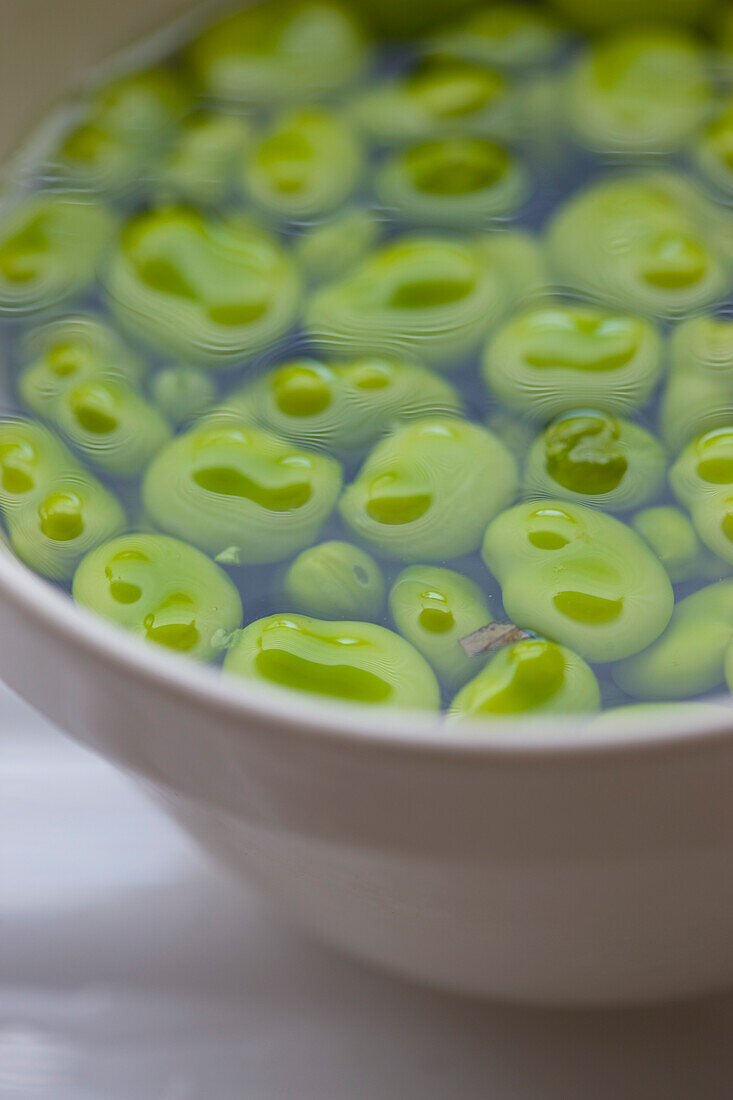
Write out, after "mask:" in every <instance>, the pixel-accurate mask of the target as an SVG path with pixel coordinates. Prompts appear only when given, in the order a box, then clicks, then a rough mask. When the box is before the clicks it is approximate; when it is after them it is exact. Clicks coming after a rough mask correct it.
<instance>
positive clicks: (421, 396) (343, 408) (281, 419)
mask: <svg viewBox="0 0 733 1100" xmlns="http://www.w3.org/2000/svg"><path fill="white" fill-rule="evenodd" d="M227 407H228V408H231V409H233V410H234V411H235V412H237V413H239V414H241V415H242V416H244V417H245V419H247V420H251V421H253V422H254V423H255V424H258V425H261V426H262V427H263V428H266V429H267V430H268V431H271V432H274V433H275V434H276V435H279V436H282V438H283V439H289V440H291V441H292V442H294V443H302V444H304V445H310V446H314V447H318V448H322V447H325V448H332V449H335V450H344V451H353V450H359V449H360V448H363V447H367V446H369V445H371V444H372V443H375V442H376V441H377V439H378V438H379V437H380V436H381V435H384V433H385V432H387V431H388V430H389V429H390V428H393V427H394V426H395V425H396V424H397V423H399V422H400V421H402V420H414V419H417V418H420V417H423V416H428V415H431V414H436V415H441V414H446V415H447V414H452V413H455V414H457V413H459V412H460V411H461V399H460V397H459V395H458V393H457V392H456V390H455V389H454V388H453V386H451V385H450V383H448V382H447V381H446V380H445V379H444V378H441V377H440V376H439V375H436V374H434V373H433V372H432V371H429V370H427V369H426V368H425V367H422V366H420V365H418V364H416V363H410V362H407V361H404V362H400V361H398V360H394V359H382V358H377V357H364V358H361V359H355V360H353V362H350V363H331V364H326V363H323V362H321V361H320V360H316V359H295V360H291V361H290V362H287V363H283V364H281V365H280V366H279V367H276V368H275V369H274V370H271V371H269V372H268V373H267V374H265V375H263V376H262V377H261V378H258V379H256V380H255V381H254V382H249V383H247V384H246V385H245V386H244V387H243V388H242V389H241V390H239V391H238V392H236V393H235V394H233V395H232V396H231V397H230V398H229V399H228V401H227Z"/></svg>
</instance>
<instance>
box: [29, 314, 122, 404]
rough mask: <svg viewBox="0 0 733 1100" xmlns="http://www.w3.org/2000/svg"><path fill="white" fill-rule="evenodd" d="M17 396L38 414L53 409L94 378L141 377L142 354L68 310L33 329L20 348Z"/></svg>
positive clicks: (92, 319)
mask: <svg viewBox="0 0 733 1100" xmlns="http://www.w3.org/2000/svg"><path fill="white" fill-rule="evenodd" d="M22 363H23V366H22V369H21V371H20V374H19V376H18V396H19V397H20V399H21V401H22V402H23V403H24V404H25V405H27V406H28V408H29V409H30V410H31V411H32V412H34V413H36V414H37V415H38V416H43V417H47V418H52V417H53V409H54V408H55V406H56V405H57V404H58V401H59V399H60V398H63V397H64V396H65V395H66V394H67V393H68V391H69V390H71V389H73V388H74V387H76V386H78V385H79V384H80V383H82V382H88V381H89V380H90V379H92V378H99V377H110V378H123V379H125V380H126V381H127V382H129V383H130V385H133V386H137V385H139V383H140V381H141V379H142V363H141V361H140V358H139V357H138V356H137V355H136V354H135V353H134V352H133V351H132V350H131V349H130V348H129V347H128V346H127V345H126V344H125V343H124V342H123V341H122V340H121V339H120V337H119V336H118V335H117V333H116V332H115V331H114V330H113V329H111V328H110V327H109V325H106V324H104V322H103V321H99V320H97V318H96V317H92V316H90V315H88V314H83V313H79V314H72V315H70V316H67V317H62V318H61V319H60V320H57V321H52V322H51V323H50V324H47V325H44V326H43V327H41V328H35V329H33V331H32V332H31V333H30V334H29V335H28V337H27V338H26V340H25V342H24V344H23V347H22Z"/></svg>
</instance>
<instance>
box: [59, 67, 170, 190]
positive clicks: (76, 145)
mask: <svg viewBox="0 0 733 1100" xmlns="http://www.w3.org/2000/svg"><path fill="white" fill-rule="evenodd" d="M188 101H189V93H188V90H187V89H186V88H185V87H184V86H183V84H182V83H181V82H180V81H179V80H178V79H177V78H176V77H175V76H174V75H173V73H172V72H169V71H167V70H165V69H148V70H144V71H142V72H136V73H129V74H126V75H125V76H121V77H118V78H117V79H115V80H113V81H112V82H111V83H109V84H106V85H104V86H103V88H102V89H101V90H100V91H98V92H97V93H96V94H95V95H94V96H92V97H91V98H90V99H89V100H88V101H87V102H86V103H85V104H84V105H83V107H82V118H81V119H80V120H78V119H77V120H76V121H75V123H74V124H73V125H72V126H71V127H70V128H69V129H68V130H67V132H66V133H65V135H64V137H63V139H62V140H61V142H60V144H59V146H58V147H57V149H56V150H55V153H54V156H53V163H52V165H51V167H50V170H51V172H52V173H53V174H55V175H58V176H60V177H61V178H63V179H65V180H69V181H72V182H73V183H74V184H76V185H77V186H80V187H85V188H89V189H91V190H97V191H114V190H118V189H120V188H124V187H126V186H127V185H129V184H130V183H132V182H133V181H134V180H135V179H137V178H138V177H139V175H140V173H141V171H142V169H143V166H144V162H145V157H146V155H147V154H148V153H149V152H150V150H151V149H153V148H154V147H155V145H156V144H158V143H160V142H161V141H163V140H164V139H165V138H166V137H167V136H168V135H169V134H170V132H171V131H172V130H173V128H174V126H175V124H176V122H177V121H178V119H179V118H180V116H181V115H182V114H183V112H184V110H185V108H186V105H187V103H188Z"/></svg>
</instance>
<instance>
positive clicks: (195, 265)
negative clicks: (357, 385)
mask: <svg viewBox="0 0 733 1100" xmlns="http://www.w3.org/2000/svg"><path fill="white" fill-rule="evenodd" d="M105 281H106V290H107V293H108V295H109V298H110V302H111V304H112V305H113V307H114V308H115V310H116V311H117V314H118V316H119V318H120V320H121V321H122V322H124V323H125V325H126V326H127V327H128V328H130V329H131V330H133V331H134V332H136V333H139V334H140V335H141V336H144V337H145V338H146V339H147V340H149V341H150V343H151V344H153V345H154V346H156V347H158V348H160V349H161V350H163V351H167V352H173V353H177V354H180V355H181V356H183V357H184V358H186V359H189V360H191V361H196V362H200V363H203V364H207V365H209V366H212V367H216V366H222V365H227V364H229V363H231V362H233V361H236V360H238V359H241V358H242V357H244V356H247V355H253V354H255V353H256V352H258V351H262V350H263V349H264V348H265V347H268V346H269V345H271V343H272V342H273V341H274V340H276V339H277V338H278V337H280V336H282V335H283V333H284V332H286V331H287V329H288V328H289V327H290V325H291V324H292V323H293V321H294V320H295V317H296V313H297V309H298V300H299V294H300V288H299V281H298V277H297V275H296V272H295V269H294V267H293V265H292V263H291V261H290V259H289V257H288V256H287V255H286V254H285V253H284V252H283V251H282V249H281V248H280V247H279V245H278V244H276V243H275V241H274V240H273V239H271V238H270V236H269V235H268V234H266V233H265V232H264V231H263V230H261V229H259V228H257V227H255V226H254V225H253V224H251V223H250V222H248V221H246V220H245V219H244V218H242V217H239V216H236V215H231V216H228V217H226V218H214V217H211V218H209V217H206V216H205V215H204V214H202V213H200V212H199V211H196V210H193V209H190V208H184V207H181V208H170V209H160V210H153V211H149V212H147V213H143V214H139V215H138V216H137V217H134V218H133V219H132V220H131V221H130V222H128V223H127V225H126V226H125V227H124V229H123V230H122V234H121V237H120V242H119V246H118V248H117V251H116V254H115V255H114V257H113V258H112V260H111V263H110V264H109V265H108V268H107V271H106V278H105Z"/></svg>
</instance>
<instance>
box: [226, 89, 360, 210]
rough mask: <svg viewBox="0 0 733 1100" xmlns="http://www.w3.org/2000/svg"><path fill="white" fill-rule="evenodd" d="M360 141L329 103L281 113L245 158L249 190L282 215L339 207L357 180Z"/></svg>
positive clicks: (259, 202)
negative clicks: (327, 106)
mask: <svg viewBox="0 0 733 1100" xmlns="http://www.w3.org/2000/svg"><path fill="white" fill-rule="evenodd" d="M362 166H363V154H362V148H361V143H360V141H359V140H358V138H357V136H356V134H355V133H354V131H353V129H352V127H351V126H350V125H348V123H347V122H346V121H345V120H344V119H343V118H342V117H341V116H340V115H339V114H337V113H336V112H335V111H332V110H328V109H326V108H325V107H317V106H313V107H298V108H291V109H289V110H288V111H286V112H284V113H283V114H281V115H280V116H279V117H278V118H276V119H275V120H274V122H272V123H270V125H269V127H268V129H267V130H266V131H265V133H264V134H263V135H262V136H261V138H260V139H259V140H258V141H257V142H256V143H255V145H254V148H253V149H252V150H251V151H249V152H248V153H247V155H246V157H245V158H244V162H243V169H242V174H241V176H242V178H241V183H242V186H243V189H244V192H245V194H246V195H247V196H248V197H249V199H250V200H251V201H252V202H254V203H255V204H256V205H257V206H259V207H260V208H261V209H262V210H263V211H264V212H265V213H266V214H268V215H270V216H272V217H274V218H277V219H282V220H290V221H298V220H307V219H309V218H316V217H319V216H321V215H324V214H327V213H329V212H330V211H331V210H334V209H335V208H336V207H337V206H340V205H341V204H342V203H343V202H345V201H346V199H347V198H348V197H349V195H350V194H351V192H352V191H353V190H354V188H355V187H356V184H357V183H358V180H359V176H360V174H361V170H362Z"/></svg>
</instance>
